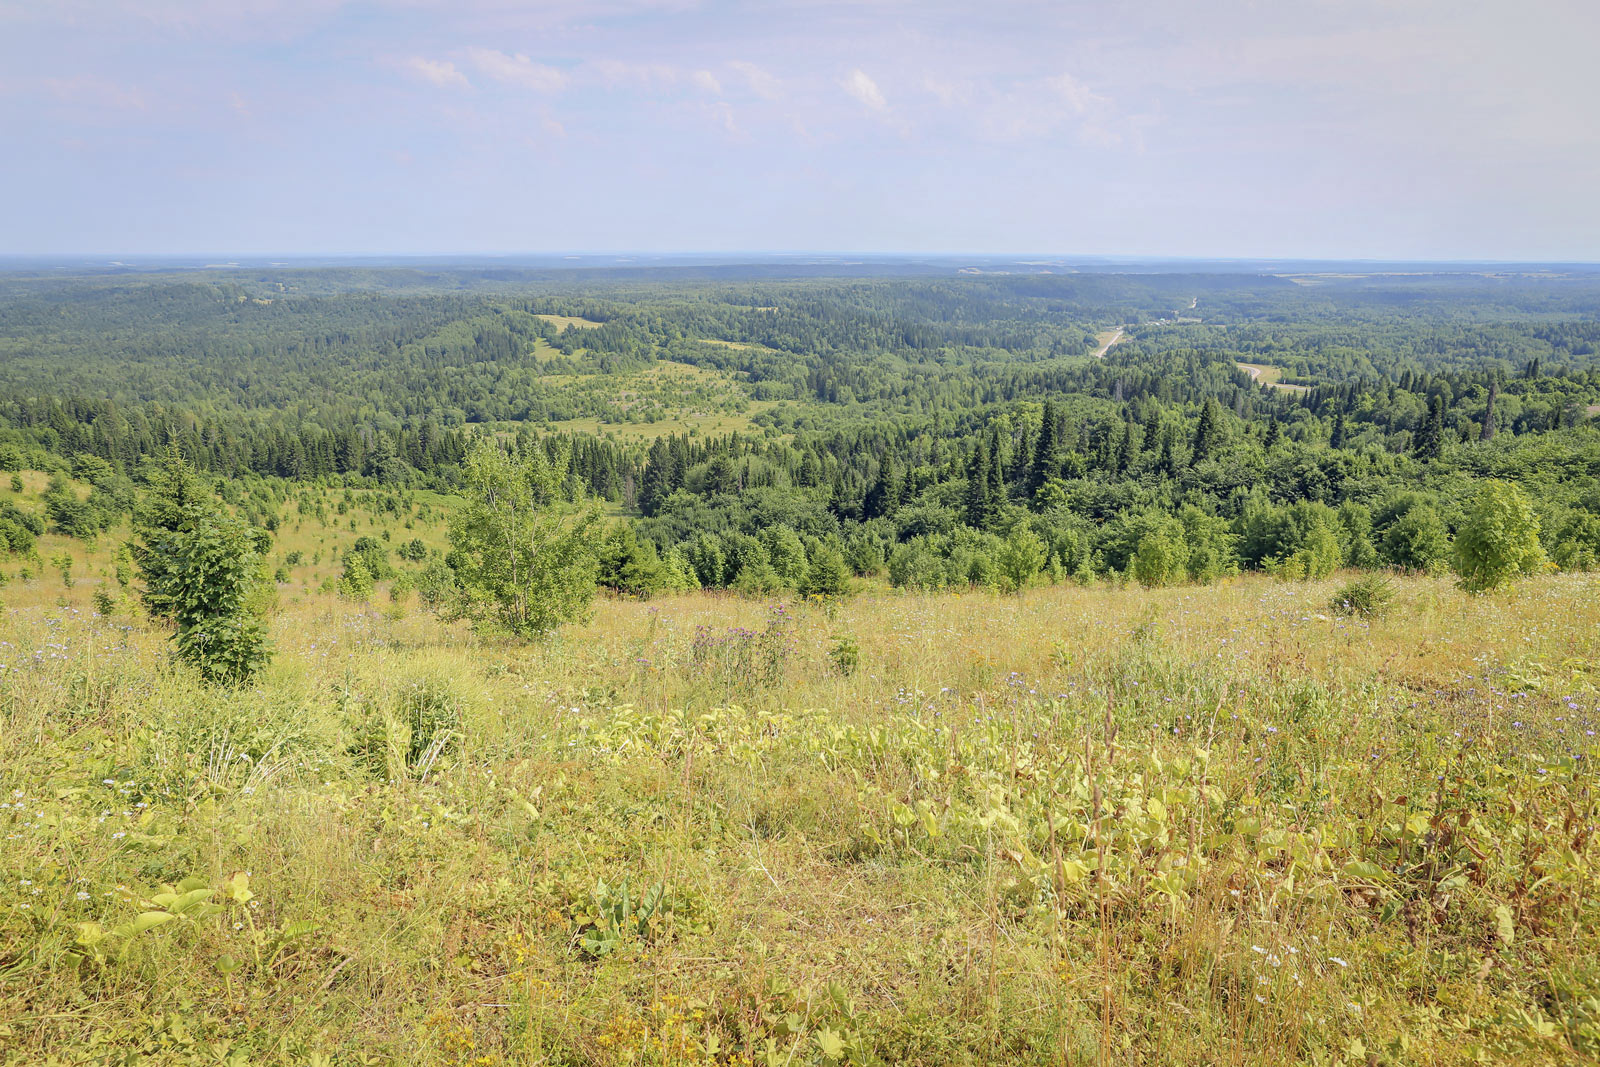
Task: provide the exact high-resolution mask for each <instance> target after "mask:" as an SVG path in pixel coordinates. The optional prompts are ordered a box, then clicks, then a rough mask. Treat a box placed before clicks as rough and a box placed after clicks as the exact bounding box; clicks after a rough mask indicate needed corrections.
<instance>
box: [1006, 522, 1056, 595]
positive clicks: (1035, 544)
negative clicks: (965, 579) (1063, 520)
mask: <svg viewBox="0 0 1600 1067" xmlns="http://www.w3.org/2000/svg"><path fill="white" fill-rule="evenodd" d="M1044 561H1045V547H1044V542H1043V541H1041V540H1040V539H1039V535H1038V534H1036V533H1034V532H1033V530H1032V529H1030V528H1029V526H1028V525H1027V523H1023V522H1019V523H1017V524H1016V525H1015V526H1013V527H1012V528H1011V533H1010V534H1008V535H1007V536H1006V540H1005V543H1004V544H1003V545H1002V546H1001V548H1000V552H999V554H998V555H997V556H996V559H995V562H996V563H997V564H998V565H999V568H1000V574H1001V576H1002V578H1003V579H1004V584H1005V588H1006V589H1007V590H1009V591H1011V592H1014V593H1017V592H1021V591H1022V590H1023V589H1025V588H1027V586H1028V583H1029V582H1031V581H1033V579H1034V577H1035V576H1036V575H1037V574H1038V573H1039V569H1040V568H1041V567H1043V566H1044Z"/></svg>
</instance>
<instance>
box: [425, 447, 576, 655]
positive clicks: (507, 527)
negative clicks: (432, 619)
mask: <svg viewBox="0 0 1600 1067" xmlns="http://www.w3.org/2000/svg"><path fill="white" fill-rule="evenodd" d="M565 447H566V446H560V447H558V449H557V451H556V453H555V454H554V455H551V454H547V453H546V450H545V447H544V446H543V445H540V444H534V445H531V446H530V447H528V448H527V449H526V450H522V451H518V452H515V453H513V452H507V451H506V450H505V449H503V448H501V447H500V446H499V445H498V444H496V443H495V442H492V441H487V440H484V441H479V442H478V443H477V444H476V445H475V446H474V447H473V449H472V451H471V453H469V454H468V456H467V460H466V463H465V470H464V473H465V475H466V496H467V501H466V503H465V504H464V505H463V506H462V507H461V508H460V510H458V511H457V512H456V513H455V515H454V516H453V517H452V518H451V521H450V544H451V546H452V548H451V552H450V563H451V566H452V567H453V569H454V570H455V575H456V582H457V584H458V593H457V597H456V605H455V608H456V610H455V613H456V615H457V616H458V617H461V618H467V619H471V620H472V622H473V624H474V626H475V627H476V628H477V629H478V630H480V631H482V632H488V633H503V634H508V635H510V636H513V637H519V638H523V639H528V638H534V637H541V636H544V635H546V634H549V633H551V632H552V631H554V630H555V629H556V627H558V626H560V625H562V624H563V623H567V622H571V621H573V620H575V619H578V618H581V617H583V616H584V615H586V614H588V611H589V605H590V604H591V603H592V602H593V600H594V595H595V590H596V588H597V581H596V578H597V575H596V571H597V565H596V561H595V540H596V537H595V535H596V533H597V532H598V527H599V525H600V513H599V511H598V509H596V508H594V507H592V506H589V505H587V504H580V503H574V502H573V501H572V500H570V499H569V498H568V495H567V487H566V470H567V460H568V456H567V454H566V453H565V452H564V451H563V450H562V449H564V448H565Z"/></svg>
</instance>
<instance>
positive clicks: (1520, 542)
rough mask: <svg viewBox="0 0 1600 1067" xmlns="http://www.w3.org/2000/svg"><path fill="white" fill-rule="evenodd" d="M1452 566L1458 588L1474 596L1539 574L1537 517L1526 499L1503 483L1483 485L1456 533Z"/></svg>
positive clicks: (1541, 562)
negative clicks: (1527, 575)
mask: <svg viewBox="0 0 1600 1067" xmlns="http://www.w3.org/2000/svg"><path fill="white" fill-rule="evenodd" d="M1453 562H1454V564H1455V570H1456V573H1457V574H1458V575H1460V578H1461V587H1462V588H1463V589H1466V590H1468V591H1470V592H1474V593H1481V592H1486V591H1488V590H1492V589H1498V588H1500V587H1501V586H1503V585H1506V584H1507V583H1509V582H1510V581H1511V580H1512V579H1513V578H1517V577H1520V576H1522V575H1526V574H1533V573H1534V572H1536V571H1537V570H1539V569H1540V567H1542V566H1543V565H1544V562H1545V555H1544V548H1543V547H1542V546H1541V545H1540V543H1539V517H1538V516H1537V515H1536V514H1534V511H1533V505H1532V504H1530V503H1529V501H1528V498H1527V496H1526V494H1524V493H1523V492H1522V490H1520V489H1518V488H1517V487H1516V486H1515V485H1512V484H1511V483H1509V482H1502V481H1497V480H1491V481H1488V482H1485V483H1484V484H1483V485H1482V486H1481V487H1480V488H1479V489H1478V495H1477V496H1476V497H1475V498H1474V499H1473V501H1472V505H1471V507H1470V508H1469V509H1468V511H1467V518H1466V521H1465V522H1463V523H1462V524H1461V529H1460V530H1459V531H1457V533H1456V543H1455V559H1454V561H1453Z"/></svg>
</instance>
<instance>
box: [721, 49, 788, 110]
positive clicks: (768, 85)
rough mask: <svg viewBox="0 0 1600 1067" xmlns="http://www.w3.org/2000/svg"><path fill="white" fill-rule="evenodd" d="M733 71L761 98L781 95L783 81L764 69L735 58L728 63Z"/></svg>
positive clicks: (775, 97)
mask: <svg viewBox="0 0 1600 1067" xmlns="http://www.w3.org/2000/svg"><path fill="white" fill-rule="evenodd" d="M728 66H729V68H730V69H732V70H733V72H734V73H736V74H738V75H739V76H740V77H742V78H743V79H744V81H745V84H746V85H748V86H749V87H750V91H751V92H752V93H755V94H756V95H757V96H759V97H761V99H763V100H776V99H778V97H780V96H782V95H783V83H782V82H780V81H779V80H778V79H777V78H775V77H773V76H772V75H771V74H769V73H768V72H767V71H766V70H764V69H762V68H761V67H758V66H756V65H755V64H754V63H750V62H748V61H746V60H743V59H735V60H733V61H732V62H730V63H729V64H728Z"/></svg>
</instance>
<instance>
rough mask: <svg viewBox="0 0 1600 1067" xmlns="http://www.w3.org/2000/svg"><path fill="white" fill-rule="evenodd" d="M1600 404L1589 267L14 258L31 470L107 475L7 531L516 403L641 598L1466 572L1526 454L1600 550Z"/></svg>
mask: <svg viewBox="0 0 1600 1067" xmlns="http://www.w3.org/2000/svg"><path fill="white" fill-rule="evenodd" d="M1119 329H1120V333H1118V332H1116V331H1118V330H1119ZM1112 341H1115V343H1110V342H1112ZM1597 404H1600V274H1596V273H1593V272H1582V271H1571V272H1558V271H1546V272H1526V273H1518V272H1510V271H1498V272H1497V271H1478V272H1471V271H1466V270H1460V271H1453V272H1452V271H1434V272H1427V273H1422V272H1419V273H1406V274H1352V275H1334V274H1327V273H1321V274H1318V273H1307V274H1299V275H1288V274H1285V275H1279V274H1267V273H1250V272H1247V271H1239V270H1228V271H1224V270H1215V271H1211V272H1207V271H1204V270H1200V269H1186V270H1185V271H1184V272H1182V273H1178V272H1170V271H1169V272H1164V273H1156V272H1135V271H1132V270H1130V271H1127V272H1121V273H1118V272H1111V271H1105V270H1102V271H1097V272H1085V273H1038V272H1034V273H958V272H956V271H954V270H951V269H940V268H937V267H926V268H916V269H913V268H910V267H908V268H906V269H905V270H903V271H900V272H885V271H881V270H878V271H874V270H860V271H856V272H854V273H851V272H850V271H848V270H845V269H842V268H841V269H839V270H837V271H836V272H835V276H831V277H830V276H823V275H820V274H818V273H817V272H816V271H815V270H793V271H790V272H787V273H785V272H783V271H780V270H775V269H772V268H771V267H762V268H759V269H758V268H754V267H752V268H750V269H748V270H743V271H741V270H739V269H737V268H731V267H730V268H718V269H714V270H712V269H688V268H684V269H669V268H662V269H655V270H568V271H560V270H542V271H533V270H526V271H518V270H513V269H504V270H484V269H479V270H467V269H461V270H456V271H451V270H437V271H419V270H413V269H399V268H396V269H353V268H326V269H320V270H318V269H290V268H284V269H273V270H267V269H262V270H249V271H189V272H151V273H125V274H87V273H84V274H72V275H69V276H60V275H58V274H50V273H45V272H38V271H35V272H31V273H29V272H24V271H20V270H18V271H14V272H12V273H10V274H7V275H0V469H4V470H23V469H31V470H45V471H51V472H57V473H58V474H60V475H63V476H64V475H69V474H70V475H72V476H75V477H77V478H79V479H81V480H83V481H87V482H89V483H90V484H92V485H93V487H94V489H93V491H92V492H91V493H90V494H89V496H88V497H87V499H82V498H80V497H79V496H78V495H77V494H74V493H72V492H71V491H70V490H68V489H67V488H66V486H65V483H64V482H62V483H61V484H60V485H59V486H58V488H57V489H56V490H55V491H53V492H52V493H51V494H50V495H49V496H48V498H47V505H48V506H47V509H46V510H47V513H46V514H42V515H35V514H32V513H27V512H25V511H24V510H22V509H19V508H15V507H13V508H12V509H11V511H12V512H14V514H11V513H8V514H6V515H3V516H0V539H3V540H4V542H5V544H6V545H9V547H10V549H11V550H12V551H13V552H23V553H25V552H27V551H28V550H29V546H31V543H32V540H31V539H32V537H33V536H36V535H37V533H39V532H41V531H42V530H43V529H44V528H45V527H46V525H47V524H48V525H49V526H53V527H54V528H55V529H57V530H58V531H60V532H65V533H69V534H71V535H73V536H82V537H92V536H94V535H95V533H96V532H97V531H99V530H103V529H105V528H107V527H109V526H110V525H111V524H113V523H115V522H117V521H118V520H119V519H120V518H121V517H122V516H124V515H126V514H128V513H129V511H130V509H131V508H132V507H133V502H134V500H135V499H136V497H137V495H138V486H139V484H140V483H141V482H143V481H145V480H147V478H148V477H149V472H150V470H151V469H152V466H153V463H152V461H153V460H154V459H155V458H157V457H158V456H160V455H161V454H162V453H163V452H165V451H166V450H167V449H168V448H169V447H171V446H176V447H177V448H178V449H179V450H180V451H181V452H182V453H183V454H184V455H185V456H187V457H188V458H189V459H190V460H191V461H192V462H194V463H195V464H196V465H197V466H198V467H200V468H201V469H202V470H204V471H207V472H210V473H211V474H212V475H214V476H220V477H223V478H226V479H228V480H229V481H230V482H231V483H233V484H234V489H233V494H234V496H235V497H236V498H237V499H236V502H239V500H242V499H243V497H241V496H240V493H241V491H242V490H241V489H240V488H239V487H240V486H244V487H254V490H252V491H254V492H256V494H257V495H256V497H255V498H253V499H255V500H256V503H255V504H253V505H252V507H253V508H254V509H255V514H256V515H257V516H258V517H259V518H261V519H263V520H265V519H268V518H270V514H268V513H269V512H270V511H271V510H272V502H274V501H281V500H283V499H285V496H286V493H287V491H288V489H289V486H287V485H285V484H284V483H285V482H288V483H293V482H319V483H323V484H334V485H338V484H343V485H346V486H362V487H374V486H377V487H388V488H392V489H396V490H408V489H417V488H431V489H439V490H443V491H449V490H451V489H452V488H453V487H454V486H456V485H457V484H459V480H460V477H461V463H462V460H463V457H464V456H465V454H466V452H467V449H468V447H469V445H470V443H471V442H472V440H473V439H474V438H475V437H476V436H478V435H482V434H499V435H503V436H504V437H506V438H508V439H510V440H514V441H517V442H520V444H521V446H522V447H524V448H535V447H540V448H544V449H546V450H547V452H548V454H549V455H552V456H557V455H559V456H560V457H562V461H563V462H564V463H566V464H567V485H568V491H569V492H570V493H571V494H572V495H574V496H577V495H583V494H593V495H595V496H598V497H599V498H601V499H603V500H604V501H606V502H607V503H608V505H609V507H610V510H611V511H612V512H613V514H614V515H617V516H621V517H623V518H624V520H625V521H624V522H622V523H619V524H614V526H613V530H612V533H611V535H610V537H611V541H610V542H609V544H608V551H607V556H606V561H605V566H604V573H605V577H606V581H607V582H608V584H610V585H612V586H613V587H615V588H619V589H622V590H625V591H629V592H634V593H640V594H648V593H649V592H650V591H652V590H653V589H657V588H663V587H675V586H676V587H681V586H688V585H701V586H707V587H725V586H726V587H735V588H739V589H742V590H746V591H750V592H769V591H774V590H781V589H791V590H797V591H799V592H803V593H824V594H827V593H837V592H840V591H842V590H843V589H844V588H846V587H847V585H848V583H849V580H850V577H851V576H852V575H862V576H865V575H882V576H886V577H887V578H888V579H889V580H890V581H892V582H893V583H894V584H896V585H900V586H912V587H919V588H941V587H954V586H966V585H971V584H976V585H987V586H998V587H1005V586H1016V585H1020V584H1025V583H1026V582H1027V581H1030V580H1032V579H1033V578H1034V577H1035V576H1036V575H1038V574H1041V573H1042V574H1045V575H1048V576H1049V577H1051V578H1052V579H1055V580H1063V579H1066V578H1069V577H1076V578H1079V579H1090V578H1093V577H1096V576H1100V575H1105V574H1108V573H1116V574H1128V575H1131V576H1135V577H1137V578H1138V579H1139V580H1141V581H1144V582H1146V584H1167V583H1171V582H1178V581H1187V580H1194V581H1207V580H1210V579H1212V578H1215V577H1219V576H1222V575H1226V574H1229V573H1234V572H1236V571H1237V570H1239V569H1241V568H1266V569H1272V570H1276V571H1279V572H1282V573H1286V574H1301V575H1306V576H1320V575H1322V574H1326V573H1328V572H1329V571H1331V570H1333V569H1335V568H1337V567H1341V566H1353V567H1372V566H1381V565H1387V566H1393V567H1399V568H1405V569H1416V570H1424V571H1426V570H1435V569H1438V568H1440V567H1442V566H1443V565H1444V562H1445V560H1446V559H1447V557H1448V553H1449V548H1450V543H1451V539H1452V536H1453V534H1454V532H1455V531H1456V529H1457V527H1458V526H1459V525H1460V523H1461V521H1462V519H1463V508H1464V507H1465V506H1466V504H1467V502H1468V501H1469V499H1470V497H1471V495H1472V492H1471V490H1472V484H1473V483H1474V482H1475V481H1478V480H1481V479H1491V478H1493V479H1504V480H1509V481H1512V482H1515V483H1517V484H1518V485H1520V486H1521V487H1522V489H1523V491H1524V492H1525V493H1527V494H1528V496H1529V497H1530V498H1531V500H1532V501H1533V504H1534V507H1535V508H1536V510H1537V512H1538V515H1539V519H1540V530H1541V537H1542V539H1543V541H1544V544H1545V549H1546V554H1547V556H1548V557H1549V559H1550V560H1552V561H1553V562H1554V564H1555V565H1557V566H1560V567H1563V568H1587V567H1591V566H1594V565H1596V563H1597V562H1600V427H1597V422H1596V413H1597V411H1600V407H1597Z"/></svg>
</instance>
